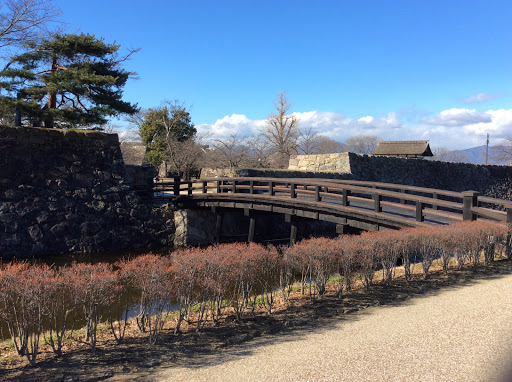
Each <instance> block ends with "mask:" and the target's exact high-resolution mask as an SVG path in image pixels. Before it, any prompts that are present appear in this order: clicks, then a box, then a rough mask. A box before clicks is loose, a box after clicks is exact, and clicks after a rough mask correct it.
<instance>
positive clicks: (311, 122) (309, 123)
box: [196, 109, 512, 149]
mask: <svg viewBox="0 0 512 382" xmlns="http://www.w3.org/2000/svg"><path fill="white" fill-rule="evenodd" d="M294 114H295V115H296V116H297V117H299V118H300V127H301V128H303V129H307V128H309V127H311V128H312V129H313V131H316V132H317V133H318V134H322V135H325V136H328V137H329V138H331V139H335V140H337V141H339V142H344V141H346V140H347V139H348V138H350V137H353V136H357V135H376V136H379V137H380V138H382V139H385V140H429V141H430V144H431V146H432V147H446V148H449V149H464V148H469V147H474V146H480V145H482V144H484V143H485V136H486V134H487V133H490V134H491V142H492V143H493V144H497V143H499V140H500V139H501V138H504V137H512V109H509V110H504V109H501V110H489V111H487V112H483V113H480V112H476V111H475V110H468V109H448V110H443V111H441V112H440V113H439V114H438V115H437V116H436V117H433V118H428V119H427V118H423V119H419V118H420V117H416V118H411V116H416V115H418V113H416V112H415V111H414V110H406V111H398V112H389V113H386V114H384V115H377V116H372V115H368V116H364V117H360V118H357V119H356V118H349V117H346V116H345V115H343V114H339V113H332V112H319V111H308V112H303V113H294ZM404 121H407V122H404ZM196 127H197V128H198V130H199V131H200V132H209V133H211V134H212V135H213V138H217V137H218V138H221V137H227V136H229V135H231V134H233V133H237V135H238V136H239V137H245V136H250V135H253V136H257V135H259V134H261V132H262V129H263V128H264V127H265V120H251V119H249V118H247V116H245V115H243V114H233V115H231V116H225V117H224V118H222V119H219V120H217V121H216V122H215V123H214V124H211V125H209V124H203V125H199V126H196Z"/></svg>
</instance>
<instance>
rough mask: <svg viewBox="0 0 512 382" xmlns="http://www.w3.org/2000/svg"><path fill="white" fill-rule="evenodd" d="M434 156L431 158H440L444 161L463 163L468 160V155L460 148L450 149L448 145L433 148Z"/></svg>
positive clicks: (439, 159)
mask: <svg viewBox="0 0 512 382" xmlns="http://www.w3.org/2000/svg"><path fill="white" fill-rule="evenodd" d="M432 154H434V156H433V157H431V158H430V159H431V160H438V161H442V162H457V163H463V162H467V161H468V156H467V155H466V154H464V153H463V152H461V151H458V150H449V149H447V148H446V147H435V148H433V149H432Z"/></svg>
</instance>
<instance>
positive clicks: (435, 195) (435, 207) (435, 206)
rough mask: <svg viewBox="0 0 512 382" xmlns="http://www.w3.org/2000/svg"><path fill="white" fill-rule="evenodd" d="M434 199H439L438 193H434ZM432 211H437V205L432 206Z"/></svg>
mask: <svg viewBox="0 0 512 382" xmlns="http://www.w3.org/2000/svg"><path fill="white" fill-rule="evenodd" d="M432 199H439V195H438V194H437V192H433V193H432ZM432 209H433V210H437V204H432Z"/></svg>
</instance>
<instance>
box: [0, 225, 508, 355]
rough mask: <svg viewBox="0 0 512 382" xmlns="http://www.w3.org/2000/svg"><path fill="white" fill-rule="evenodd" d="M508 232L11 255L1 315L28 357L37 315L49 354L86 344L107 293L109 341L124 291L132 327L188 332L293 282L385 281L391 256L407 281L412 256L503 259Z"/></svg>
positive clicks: (264, 302)
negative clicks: (90, 255)
mask: <svg viewBox="0 0 512 382" xmlns="http://www.w3.org/2000/svg"><path fill="white" fill-rule="evenodd" d="M507 239H508V240H510V239H509V236H507V229H506V227H505V226H503V225H498V224H493V223H489V222H481V221H478V222H464V223H456V224H452V225H451V226H448V227H446V226H445V227H436V228H426V229H405V230H401V231H391V230H387V231H380V232H376V233H371V232H365V233H363V234H362V235H360V236H343V237H341V238H338V239H325V238H316V239H308V240H304V241H302V242H301V243H299V244H297V245H295V246H293V247H290V248H287V249H279V248H274V247H268V248H265V247H263V246H261V245H257V244H242V243H237V244H225V245H219V246H212V247H209V248H206V249H196V248H189V249H184V250H180V251H176V252H174V253H171V254H170V255H169V256H167V257H162V256H156V255H152V254H148V255H144V256H140V257H137V258H135V259H132V260H122V261H120V262H118V263H116V264H115V265H114V266H111V265H107V264H102V263H99V264H94V265H91V264H76V263H75V264H72V265H71V266H69V267H65V268H62V269H59V270H57V269H54V268H51V267H48V266H46V265H30V264H28V263H26V262H23V263H10V264H5V265H3V266H2V268H1V270H0V292H1V293H0V318H1V319H2V320H3V321H5V322H6V323H7V325H8V327H9V332H10V334H11V337H12V342H13V344H14V348H15V350H16V352H17V354H18V355H19V356H22V357H26V358H27V360H28V361H29V363H30V364H31V365H34V364H35V363H36V358H37V355H38V353H39V351H40V350H39V342H40V338H41V336H42V334H43V333H42V330H43V325H44V324H46V326H45V327H47V328H48V327H49V328H50V332H49V333H47V334H45V335H44V339H45V342H46V343H47V344H48V345H49V347H50V348H51V349H52V351H53V352H54V353H55V354H56V355H57V356H61V355H62V354H63V351H64V352H65V349H68V348H69V345H68V346H67V347H65V346H63V344H64V343H65V342H66V341H68V339H71V340H74V341H77V342H80V343H84V344H87V346H88V347H89V348H90V349H91V350H92V351H95V350H96V344H97V332H98V324H99V322H100V317H99V313H98V312H99V309H100V308H106V310H109V309H108V308H109V307H112V305H113V302H117V303H118V305H121V308H117V309H118V311H117V313H116V312H113V310H112V309H110V310H109V311H110V320H109V325H110V332H111V334H113V335H114V339H115V343H118V344H119V343H121V342H123V339H124V336H125V329H126V328H127V326H128V327H131V328H133V327H134V326H133V325H131V326H130V324H128V325H127V319H126V318H127V315H126V312H127V310H128V309H129V306H128V300H127V299H126V293H127V291H130V293H134V294H135V295H136V296H138V298H139V301H140V313H139V315H138V316H137V318H136V320H135V322H136V323H137V325H136V328H138V331H139V333H140V334H138V335H136V336H139V337H140V336H143V337H145V338H146V341H149V343H150V344H153V345H154V344H155V343H156V342H157V340H158V338H160V334H161V332H162V331H163V330H164V329H166V330H167V329H169V330H173V331H174V332H175V333H179V332H180V331H181V327H182V325H184V324H185V326H186V330H187V331H189V330H190V329H191V328H193V330H195V331H196V332H199V331H202V330H203V329H204V328H205V327H211V326H216V325H219V324H220V323H221V322H224V323H226V322H227V321H226V320H228V321H229V320H231V321H230V322H233V323H238V324H241V323H242V322H243V320H244V318H245V317H248V316H251V315H252V316H254V314H258V315H260V316H261V314H263V313H265V314H266V316H267V317H270V315H271V314H275V309H276V306H278V305H279V306H281V308H282V307H283V306H286V305H287V304H288V301H289V297H290V294H293V293H294V290H297V291H300V295H307V296H308V298H307V299H308V300H310V301H311V300H312V301H317V300H318V301H321V300H323V299H324V298H325V296H326V293H327V291H328V290H329V288H328V284H331V285H332V286H333V289H331V290H332V291H333V293H334V295H335V296H336V297H335V298H337V299H340V298H341V297H342V296H343V294H344V293H345V294H346V293H348V292H350V291H351V289H352V288H353V286H354V285H361V284H362V285H364V287H365V290H366V291H368V290H370V289H372V288H374V287H375V286H374V283H375V278H376V277H377V275H378V274H379V272H382V277H379V278H380V279H381V280H382V281H383V283H382V285H387V284H389V283H391V282H392V280H393V278H394V277H395V274H396V270H397V260H398V259H401V263H402V264H403V265H404V267H403V268H402V267H401V268H400V269H403V270H404V271H403V272H404V276H405V278H406V279H408V280H410V279H411V275H412V272H411V266H412V265H413V264H421V266H422V271H423V277H424V278H425V279H426V278H427V277H429V276H430V275H431V273H432V268H431V267H432V264H433V263H434V262H436V263H439V264H440V267H441V269H442V270H443V272H444V273H448V272H449V267H448V265H449V263H450V259H451V258H455V259H456V262H457V267H459V268H460V267H462V266H463V265H464V264H466V263H468V262H469V261H471V263H472V265H473V266H477V265H479V264H480V263H483V264H484V265H489V264H490V263H491V262H492V261H493V260H494V257H495V255H496V254H497V253H499V254H504V255H506V256H507V257H508V258H509V259H510V258H511V253H510V244H509V245H508V246H507V245H506V244H507V243H505V240H507ZM505 249H506V250H508V253H505V252H506V250H505ZM504 250H505V252H504ZM481 260H483V261H482V262H481ZM297 283H298V288H297ZM277 293H279V294H281V297H282V298H280V299H279V298H278V296H277ZM295 293H296V292H295ZM171 304H177V310H176V312H169V307H170V306H171ZM170 317H173V318H174V319H173V320H169V318H170ZM230 317H231V318H230ZM76 319H81V320H82V321H85V323H86V329H85V332H84V333H82V334H81V335H75V334H74V333H73V331H72V330H70V329H68V328H71V327H72V326H73V325H72V324H71V323H70V320H76ZM129 332H130V333H131V335H133V334H134V331H133V330H131V331H129ZM102 333H103V336H104V337H105V336H106V334H105V333H106V332H105V331H104V332H102ZM111 338H112V337H111ZM68 342H69V341H68ZM110 342H113V341H111V340H110Z"/></svg>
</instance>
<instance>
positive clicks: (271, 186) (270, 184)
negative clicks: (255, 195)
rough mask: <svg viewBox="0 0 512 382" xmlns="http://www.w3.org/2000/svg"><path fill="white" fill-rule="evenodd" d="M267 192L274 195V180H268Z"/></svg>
mask: <svg viewBox="0 0 512 382" xmlns="http://www.w3.org/2000/svg"><path fill="white" fill-rule="evenodd" d="M268 194H269V196H274V182H272V181H269V182H268Z"/></svg>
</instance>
